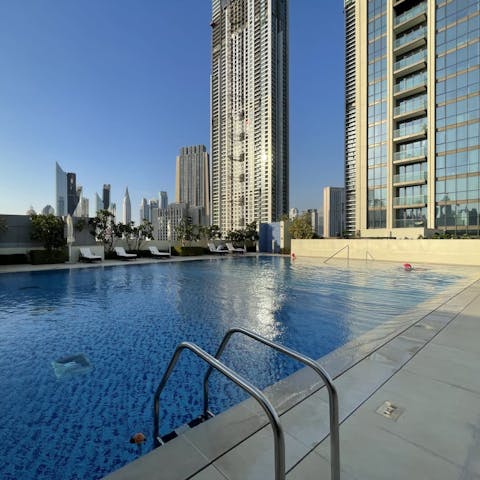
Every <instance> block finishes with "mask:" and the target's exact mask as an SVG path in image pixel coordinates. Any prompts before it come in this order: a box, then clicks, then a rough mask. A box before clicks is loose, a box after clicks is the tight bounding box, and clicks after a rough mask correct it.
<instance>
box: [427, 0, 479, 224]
mask: <svg viewBox="0 0 480 480" xmlns="http://www.w3.org/2000/svg"><path fill="white" fill-rule="evenodd" d="M479 8H480V4H479V2H478V0H462V1H453V0H450V1H445V0H441V1H439V0H437V2H436V58H435V69H436V86H435V101H436V105H435V123H436V136H435V178H436V184H435V227H436V228H437V229H440V230H444V231H455V232H456V233H478V231H479V228H480V227H479V223H480V218H479V212H480V182H479V175H480V163H479V162H480V156H479V143H480V140H479V139H480V96H479V95H480V71H479V61H480V48H479V33H480V32H479V30H480V17H479Z"/></svg>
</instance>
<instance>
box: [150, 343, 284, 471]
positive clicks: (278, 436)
mask: <svg viewBox="0 0 480 480" xmlns="http://www.w3.org/2000/svg"><path fill="white" fill-rule="evenodd" d="M185 349H187V350H190V351H191V352H193V353H194V354H196V355H197V356H198V357H200V358H201V359H202V360H204V361H205V362H206V363H208V364H209V366H210V368H209V370H210V369H213V368H215V369H216V370H217V371H219V372H220V373H222V374H223V375H225V376H226V377H227V378H229V379H230V380H232V382H234V383H235V384H236V385H237V386H239V387H240V388H242V389H243V390H245V391H246V392H247V393H249V394H250V395H251V396H252V397H253V398H254V399H255V400H257V402H258V403H259V404H260V406H261V407H262V408H263V410H264V411H265V413H266V415H267V417H268V420H269V422H270V425H271V427H272V431H273V441H274V454H275V480H285V437H284V434H283V428H282V425H281V424H280V418H279V416H278V414H277V412H276V410H275V409H274V408H273V406H272V404H271V403H270V402H269V400H268V399H267V397H265V395H264V394H263V393H262V392H261V391H260V390H259V389H258V388H256V387H255V386H253V385H252V384H251V383H250V382H248V381H247V380H246V379H244V378H243V377H242V376H241V375H238V374H237V373H235V372H234V371H233V370H231V369H230V368H229V367H227V366H226V365H225V364H223V363H222V362H220V361H219V360H218V359H217V358H215V357H213V356H212V355H210V354H209V353H207V352H205V350H202V349H201V348H200V347H199V346H197V345H195V344H193V343H190V342H182V343H180V344H179V345H178V346H177V348H176V350H175V353H174V354H173V356H172V359H171V360H170V363H169V364H168V367H167V370H166V371H165V373H164V374H163V377H162V380H161V381H160V383H159V385H158V387H157V390H156V391H155V395H154V402H153V403H154V407H153V412H154V428H153V437H154V442H155V446H158V444H159V437H160V433H159V432H160V414H159V412H160V394H161V393H162V390H163V388H164V387H165V385H166V383H167V380H168V378H169V377H170V375H171V373H172V371H173V369H174V367H175V365H176V363H177V361H178V358H179V356H180V354H181V353H182V351H183V350H185Z"/></svg>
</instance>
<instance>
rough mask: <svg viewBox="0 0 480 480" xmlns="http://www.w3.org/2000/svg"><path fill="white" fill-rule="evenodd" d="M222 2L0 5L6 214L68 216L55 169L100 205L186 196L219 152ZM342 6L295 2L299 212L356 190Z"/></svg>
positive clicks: (294, 183)
mask: <svg viewBox="0 0 480 480" xmlns="http://www.w3.org/2000/svg"><path fill="white" fill-rule="evenodd" d="M210 21H211V1H210V0H41V1H39V0H0V72H1V75H0V214H2V213H4V214H5V213H7V214H13V213H16V214H24V213H25V212H26V210H27V209H28V208H29V207H30V205H33V207H34V208H35V209H36V210H37V212H38V211H40V210H41V209H42V208H43V207H44V206H45V205H46V204H51V205H53V206H54V207H55V162H56V161H58V162H59V164H60V165H61V167H62V168H63V169H64V170H65V171H68V172H75V173H76V174H77V184H79V185H82V186H83V188H84V195H85V196H86V197H88V198H89V199H90V209H91V213H92V214H93V213H94V212H93V210H94V196H95V192H98V193H99V194H100V195H101V190H102V185H103V184H104V183H110V184H111V185H112V201H114V202H116V203H117V209H118V210H117V212H118V214H121V204H122V198H123V193H124V191H125V187H126V186H128V189H129V192H130V197H131V200H132V214H133V215H134V218H137V217H138V210H139V204H140V201H141V198H142V197H146V198H156V197H157V196H158V192H159V191H160V190H166V191H167V192H168V195H169V201H174V196H175V157H176V155H177V153H178V149H179V148H180V147H182V146H186V145H194V144H205V145H206V146H207V149H208V150H209V149H210V145H209V120H210V119H209V91H210V90H209V89H210V87H209V75H210V26H209V25H210ZM343 65H344V37H343V0H325V1H320V0H290V206H291V207H297V208H299V209H306V208H318V207H320V205H321V204H322V192H323V187H324V186H327V185H332V186H342V185H343V114H344V97H343V91H344V87H343V85H344V82H343Z"/></svg>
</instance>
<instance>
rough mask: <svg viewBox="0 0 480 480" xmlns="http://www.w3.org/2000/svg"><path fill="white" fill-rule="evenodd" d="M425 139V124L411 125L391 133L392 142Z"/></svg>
mask: <svg viewBox="0 0 480 480" xmlns="http://www.w3.org/2000/svg"><path fill="white" fill-rule="evenodd" d="M423 138H427V124H426V123H422V124H420V125H412V126H408V127H404V128H398V129H397V130H394V131H393V141H394V142H404V141H413V140H420V139H423Z"/></svg>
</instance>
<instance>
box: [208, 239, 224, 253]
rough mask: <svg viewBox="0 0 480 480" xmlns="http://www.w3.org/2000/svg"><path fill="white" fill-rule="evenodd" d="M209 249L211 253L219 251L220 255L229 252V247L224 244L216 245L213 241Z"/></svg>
mask: <svg viewBox="0 0 480 480" xmlns="http://www.w3.org/2000/svg"><path fill="white" fill-rule="evenodd" d="M208 249H209V250H210V252H211V253H219V254H220V255H223V254H225V253H228V249H226V248H225V247H224V246H223V245H218V246H217V247H216V246H215V244H214V243H212V242H210V243H209V244H208Z"/></svg>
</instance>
